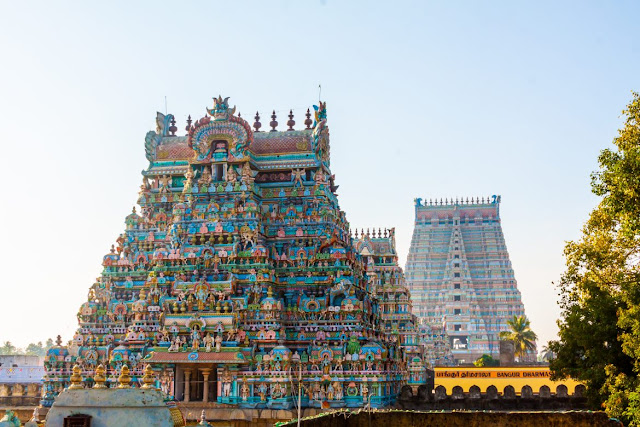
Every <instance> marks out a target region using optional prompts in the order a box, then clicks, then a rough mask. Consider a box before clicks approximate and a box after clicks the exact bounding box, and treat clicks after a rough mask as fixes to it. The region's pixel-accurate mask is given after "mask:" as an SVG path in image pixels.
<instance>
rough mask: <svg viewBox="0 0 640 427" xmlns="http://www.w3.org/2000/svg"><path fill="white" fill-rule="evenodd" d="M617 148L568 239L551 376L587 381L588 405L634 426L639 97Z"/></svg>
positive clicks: (639, 330) (637, 415) (639, 319)
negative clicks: (594, 202)
mask: <svg viewBox="0 0 640 427" xmlns="http://www.w3.org/2000/svg"><path fill="white" fill-rule="evenodd" d="M623 115H624V119H625V123H624V127H623V128H622V129H620V130H619V131H618V136H617V137H616V138H615V139H614V140H613V144H614V146H615V148H613V149H606V150H603V151H602V152H601V153H600V156H599V158H598V163H599V166H600V168H599V170H598V171H597V172H595V173H594V174H593V175H592V177H591V178H592V182H591V187H592V191H593V193H594V194H596V195H598V196H600V197H601V198H602V199H601V201H600V203H599V204H598V206H597V207H596V208H595V209H594V210H593V211H592V212H591V215H590V217H589V219H588V220H587V222H586V224H585V225H584V227H583V230H582V237H581V238H580V240H578V241H575V242H569V243H567V245H566V247H565V251H564V253H565V258H566V263H567V269H566V271H565V273H564V274H563V275H562V278H561V280H560V283H559V290H560V297H561V299H560V306H561V309H562V313H561V318H560V320H559V321H558V326H559V328H560V331H559V334H558V335H559V339H558V340H557V341H552V342H550V343H549V349H550V350H551V351H553V352H554V353H555V355H556V357H555V359H553V360H552V361H551V363H550V367H551V371H552V375H553V378H555V379H559V378H565V377H573V378H575V379H578V380H581V381H583V382H585V383H586V385H587V390H588V391H587V392H588V397H589V398H590V401H591V403H592V405H593V406H594V408H597V407H600V405H602V406H604V408H605V409H606V410H607V412H608V413H609V415H611V416H614V417H618V418H621V419H622V420H624V422H625V425H630V426H640V388H639V386H640V382H639V380H638V374H639V373H640V262H639V261H640V96H639V95H638V93H633V99H632V101H631V103H630V104H629V105H628V106H627V108H626V109H625V110H624V111H623Z"/></svg>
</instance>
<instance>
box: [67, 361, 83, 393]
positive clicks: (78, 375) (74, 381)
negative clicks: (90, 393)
mask: <svg viewBox="0 0 640 427" xmlns="http://www.w3.org/2000/svg"><path fill="white" fill-rule="evenodd" d="M72 372H73V374H72V375H71V385H70V386H69V390H77V389H80V388H84V385H83V384H82V369H80V365H75V366H74V367H73V370H72Z"/></svg>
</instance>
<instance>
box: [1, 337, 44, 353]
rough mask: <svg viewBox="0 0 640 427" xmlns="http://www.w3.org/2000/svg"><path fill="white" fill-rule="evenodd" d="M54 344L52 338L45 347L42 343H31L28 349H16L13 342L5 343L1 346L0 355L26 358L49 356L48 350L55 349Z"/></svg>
mask: <svg viewBox="0 0 640 427" xmlns="http://www.w3.org/2000/svg"><path fill="white" fill-rule="evenodd" d="M53 345H54V342H53V340H52V339H51V338H49V339H48V340H47V341H46V344H45V345H42V341H38V343H31V344H29V345H28V346H27V348H26V349H24V350H23V349H22V348H19V347H16V346H15V345H13V344H12V343H11V341H5V343H4V344H3V345H2V346H0V355H26V356H44V355H46V354H47V350H49V349H50V348H51V347H53Z"/></svg>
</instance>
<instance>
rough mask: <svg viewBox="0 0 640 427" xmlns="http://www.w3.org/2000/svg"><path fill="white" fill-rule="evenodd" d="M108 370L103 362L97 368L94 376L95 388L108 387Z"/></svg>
mask: <svg viewBox="0 0 640 427" xmlns="http://www.w3.org/2000/svg"><path fill="white" fill-rule="evenodd" d="M105 374H106V370H105V369H104V366H103V365H102V364H100V365H98V367H97V368H96V373H95V374H94V376H93V381H94V384H93V388H107V386H106V385H105V382H106V381H107V376H106V375H105Z"/></svg>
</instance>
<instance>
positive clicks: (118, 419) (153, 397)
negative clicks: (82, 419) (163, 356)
mask: <svg viewBox="0 0 640 427" xmlns="http://www.w3.org/2000/svg"><path fill="white" fill-rule="evenodd" d="M76 414H86V415H91V417H92V418H91V427H114V426H127V427H146V426H149V427H151V426H159V427H164V426H167V427H173V421H172V419H171V413H170V412H169V408H168V407H167V406H166V404H165V402H164V396H163V394H162V392H160V391H158V390H143V389H102V390H100V389H80V390H65V391H63V392H62V393H60V395H58V397H56V400H55V402H54V403H53V406H52V407H51V409H50V410H49V412H48V413H47V418H46V424H45V425H46V426H47V427H58V426H62V425H63V420H64V418H65V417H68V416H69V415H76Z"/></svg>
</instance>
